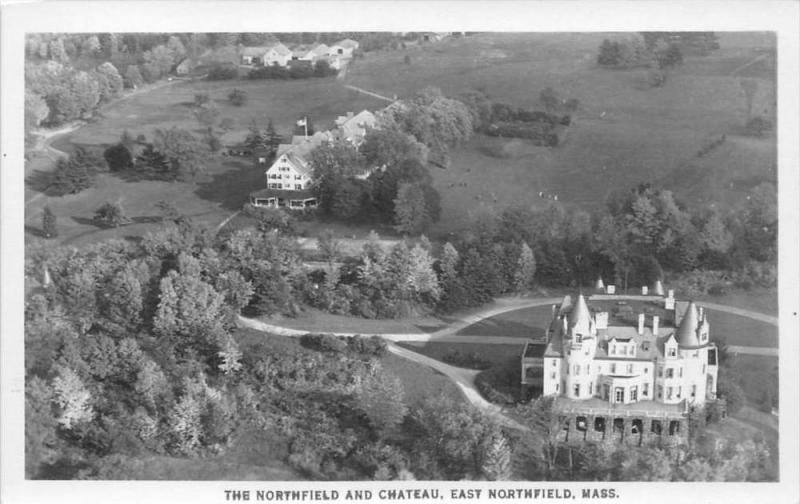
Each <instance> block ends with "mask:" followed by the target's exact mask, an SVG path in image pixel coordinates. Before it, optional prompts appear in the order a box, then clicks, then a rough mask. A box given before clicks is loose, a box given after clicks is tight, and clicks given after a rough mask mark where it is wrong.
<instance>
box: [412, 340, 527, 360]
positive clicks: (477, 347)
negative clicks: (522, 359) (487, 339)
mask: <svg viewBox="0 0 800 504" xmlns="http://www.w3.org/2000/svg"><path fill="white" fill-rule="evenodd" d="M398 345H399V346H401V347H404V348H408V349H409V350H413V351H415V352H417V353H421V354H422V355H425V356H428V357H431V358H432V359H436V360H440V361H442V362H446V361H445V360H444V356H445V355H447V354H449V353H451V352H452V351H454V350H457V351H458V352H460V353H461V355H469V354H471V353H473V352H474V353H475V354H477V355H478V357H479V358H480V359H482V360H485V361H488V362H490V363H491V364H492V365H496V364H504V363H506V362H508V360H509V359H514V358H519V356H520V354H521V353H522V346H523V345H524V341H522V340H520V344H519V345H493V344H486V345H484V344H480V343H439V342H435V341H434V342H416V341H403V342H400V343H398ZM448 364H451V365H453V366H455V365H456V364H454V363H448Z"/></svg>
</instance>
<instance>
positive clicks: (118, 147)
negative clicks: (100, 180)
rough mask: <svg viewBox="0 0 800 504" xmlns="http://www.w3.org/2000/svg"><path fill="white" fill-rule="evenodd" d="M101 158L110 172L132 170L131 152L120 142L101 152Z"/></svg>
mask: <svg viewBox="0 0 800 504" xmlns="http://www.w3.org/2000/svg"><path fill="white" fill-rule="evenodd" d="M103 157H104V158H105V160H106V163H107V164H108V168H109V169H110V170H111V171H125V170H129V169H130V168H133V156H131V151H130V150H129V149H128V147H126V146H125V144H123V143H122V142H120V143H118V144H114V145H112V146H111V147H109V148H107V149H106V150H105V151H103Z"/></svg>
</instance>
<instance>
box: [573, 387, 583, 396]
mask: <svg viewBox="0 0 800 504" xmlns="http://www.w3.org/2000/svg"><path fill="white" fill-rule="evenodd" d="M573 392H574V393H575V395H576V396H579V395H581V386H580V385H575V389H574V390H573Z"/></svg>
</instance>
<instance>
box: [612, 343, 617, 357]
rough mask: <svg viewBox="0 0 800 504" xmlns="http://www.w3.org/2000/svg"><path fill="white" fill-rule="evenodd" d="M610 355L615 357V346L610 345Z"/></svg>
mask: <svg viewBox="0 0 800 504" xmlns="http://www.w3.org/2000/svg"><path fill="white" fill-rule="evenodd" d="M611 355H617V347H616V345H611Z"/></svg>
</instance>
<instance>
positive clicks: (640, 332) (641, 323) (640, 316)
mask: <svg viewBox="0 0 800 504" xmlns="http://www.w3.org/2000/svg"><path fill="white" fill-rule="evenodd" d="M643 333H644V313H640V314H639V334H643Z"/></svg>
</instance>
